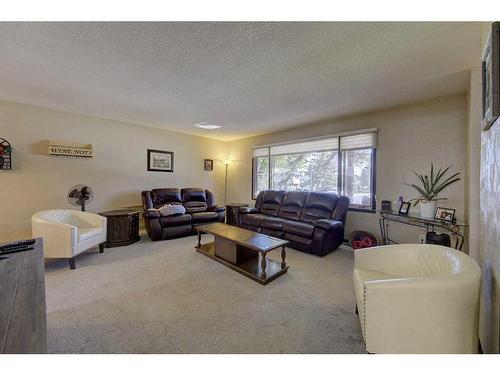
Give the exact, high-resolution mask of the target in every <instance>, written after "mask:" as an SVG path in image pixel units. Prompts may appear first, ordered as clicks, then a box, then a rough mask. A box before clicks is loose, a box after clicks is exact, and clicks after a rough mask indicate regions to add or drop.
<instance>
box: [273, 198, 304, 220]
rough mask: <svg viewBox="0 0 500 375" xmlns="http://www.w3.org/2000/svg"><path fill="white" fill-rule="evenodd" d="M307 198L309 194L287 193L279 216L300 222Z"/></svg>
mask: <svg viewBox="0 0 500 375" xmlns="http://www.w3.org/2000/svg"><path fill="white" fill-rule="evenodd" d="M306 198H307V192H304V191H287V192H286V194H285V197H284V198H283V202H282V204H281V208H280V212H279V214H278V216H279V217H283V218H286V219H292V220H299V219H300V215H301V214H302V210H303V208H304V204H305V202H306Z"/></svg>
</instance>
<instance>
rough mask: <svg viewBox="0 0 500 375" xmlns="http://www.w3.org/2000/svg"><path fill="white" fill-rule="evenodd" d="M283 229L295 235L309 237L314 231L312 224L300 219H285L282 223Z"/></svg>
mask: <svg viewBox="0 0 500 375" xmlns="http://www.w3.org/2000/svg"><path fill="white" fill-rule="evenodd" d="M283 231H285V232H286V233H291V234H295V235H297V236H301V237H305V238H311V237H312V236H313V232H314V225H312V224H308V223H302V222H300V221H292V220H286V221H285V222H284V223H283Z"/></svg>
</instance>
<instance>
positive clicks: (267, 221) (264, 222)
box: [260, 216, 285, 231]
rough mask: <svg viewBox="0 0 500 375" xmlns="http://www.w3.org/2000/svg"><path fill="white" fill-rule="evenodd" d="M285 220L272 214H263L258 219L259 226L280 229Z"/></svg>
mask: <svg viewBox="0 0 500 375" xmlns="http://www.w3.org/2000/svg"><path fill="white" fill-rule="evenodd" d="M284 221H285V220H283V219H280V218H279V217H274V216H264V217H263V218H262V219H261V221H260V226H261V227H263V228H268V229H274V230H279V231H281V230H282V229H283V223H284Z"/></svg>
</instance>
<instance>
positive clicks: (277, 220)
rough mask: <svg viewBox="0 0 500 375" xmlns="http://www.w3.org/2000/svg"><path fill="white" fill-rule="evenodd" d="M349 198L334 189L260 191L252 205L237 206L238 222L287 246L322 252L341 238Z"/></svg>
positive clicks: (333, 246) (323, 253) (317, 252)
mask: <svg viewBox="0 0 500 375" xmlns="http://www.w3.org/2000/svg"><path fill="white" fill-rule="evenodd" d="M348 207H349V198H348V197H344V196H340V197H339V196H337V194H335V193H326V192H325V193H323V192H304V191H288V192H286V191H281V190H267V191H261V192H260V193H259V195H257V200H256V202H255V207H244V208H240V209H239V212H238V213H239V215H238V226H240V227H241V228H245V229H249V230H252V231H255V232H259V233H263V234H267V235H270V236H273V237H278V238H283V239H285V240H288V241H289V242H290V244H289V246H290V247H292V248H294V249H297V250H301V251H304V252H307V253H311V254H315V255H319V256H324V255H326V254H328V253H330V252H332V251H333V250H335V249H336V248H337V247H339V246H340V244H341V243H342V242H343V240H344V226H345V220H346V216H347V209H348Z"/></svg>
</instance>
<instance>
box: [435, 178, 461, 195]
mask: <svg viewBox="0 0 500 375" xmlns="http://www.w3.org/2000/svg"><path fill="white" fill-rule="evenodd" d="M447 181H448V180H447ZM457 181H460V178H455V179H454V180H451V181H448V182H444V183H443V184H442V185H441V186H440V187H439V189H436V194H438V193H439V192H440V191H442V190H443V189H444V188H446V187H447V186H450V185H451V184H453V183H455V182H457Z"/></svg>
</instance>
